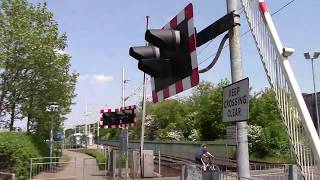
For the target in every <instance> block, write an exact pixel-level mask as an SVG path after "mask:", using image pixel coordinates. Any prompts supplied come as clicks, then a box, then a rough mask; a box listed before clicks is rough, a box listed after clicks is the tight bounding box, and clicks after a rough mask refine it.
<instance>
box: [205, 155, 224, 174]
mask: <svg viewBox="0 0 320 180" xmlns="http://www.w3.org/2000/svg"><path fill="white" fill-rule="evenodd" d="M201 160H202V161H203V163H204V167H203V171H220V168H219V166H217V165H216V163H215V162H214V160H213V157H211V156H203V157H202V158H201Z"/></svg>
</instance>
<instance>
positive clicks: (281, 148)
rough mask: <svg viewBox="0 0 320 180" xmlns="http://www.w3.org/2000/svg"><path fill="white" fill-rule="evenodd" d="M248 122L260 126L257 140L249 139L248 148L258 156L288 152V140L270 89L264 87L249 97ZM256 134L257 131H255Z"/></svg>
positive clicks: (278, 154)
mask: <svg viewBox="0 0 320 180" xmlns="http://www.w3.org/2000/svg"><path fill="white" fill-rule="evenodd" d="M249 124H250V125H253V126H255V127H260V130H259V131H260V138H259V141H253V139H250V136H249V141H250V143H251V144H252V149H251V150H250V151H251V152H252V154H253V155H256V156H258V157H261V158H263V157H266V156H281V155H283V154H290V153H289V141H288V135H287V133H286V130H285V127H284V125H283V123H282V120H281V116H280V113H279V111H278V107H277V101H276V99H275V98H274V96H273V93H272V91H271V90H270V89H266V90H265V91H262V92H260V93H258V94H257V95H255V96H253V97H252V98H251V99H250V119H249ZM255 134H257V133H255Z"/></svg>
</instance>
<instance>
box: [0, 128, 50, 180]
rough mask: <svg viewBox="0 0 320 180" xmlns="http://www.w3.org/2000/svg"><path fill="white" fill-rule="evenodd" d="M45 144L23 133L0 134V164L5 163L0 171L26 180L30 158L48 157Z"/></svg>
mask: <svg viewBox="0 0 320 180" xmlns="http://www.w3.org/2000/svg"><path fill="white" fill-rule="evenodd" d="M48 154H49V149H48V146H47V144H45V143H44V142H43V141H41V140H40V139H39V138H37V137H35V136H31V135H27V134H25V133H16V132H2V133H0V162H7V163H6V164H3V165H2V166H1V167H0V171H3V170H4V171H7V172H10V173H15V174H16V177H17V178H18V179H19V180H20V179H22V180H23V179H28V177H29V168H30V158H36V157H43V156H48Z"/></svg>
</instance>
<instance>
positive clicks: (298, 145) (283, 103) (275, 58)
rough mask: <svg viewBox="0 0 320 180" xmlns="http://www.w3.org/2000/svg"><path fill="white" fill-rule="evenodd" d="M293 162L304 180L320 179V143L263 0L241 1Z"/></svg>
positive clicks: (286, 53)
mask: <svg viewBox="0 0 320 180" xmlns="http://www.w3.org/2000/svg"><path fill="white" fill-rule="evenodd" d="M241 3H242V6H243V8H244V12H245V15H246V18H247V21H248V24H249V27H250V30H251V33H252V35H253V39H254V41H255V44H256V47H257V49H258V53H259V55H260V58H261V61H262V64H263V67H264V70H265V73H266V75H267V79H268V81H269V84H270V86H271V89H272V91H273V94H274V95H275V98H276V100H277V105H278V108H279V111H280V114H281V116H282V120H283V123H284V124H285V126H286V130H287V132H288V136H289V140H290V143H291V147H292V150H293V152H294V153H295V157H296V161H297V163H298V165H299V168H300V169H301V170H302V174H303V176H304V177H305V179H306V180H311V179H320V177H319V176H318V175H317V172H318V171H319V170H320V140H319V137H318V135H317V132H316V130H315V127H314V125H313V122H312V119H311V116H310V114H309V111H308V109H307V106H306V104H305V102H304V99H303V97H302V94H301V91H300V88H299V86H298V83H297V81H296V79H295V76H294V73H293V71H292V68H291V65H290V62H289V59H288V56H289V54H288V52H286V49H285V48H284V46H283V45H282V43H281V40H280V38H279V36H278V33H277V31H276V28H275V26H274V24H273V21H272V19H271V15H270V14H269V12H268V9H267V6H266V3H265V2H264V0H241Z"/></svg>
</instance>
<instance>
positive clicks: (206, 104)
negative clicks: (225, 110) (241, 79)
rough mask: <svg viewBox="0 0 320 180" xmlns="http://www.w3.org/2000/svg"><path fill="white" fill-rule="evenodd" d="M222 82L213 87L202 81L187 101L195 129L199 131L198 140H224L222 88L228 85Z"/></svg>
mask: <svg viewBox="0 0 320 180" xmlns="http://www.w3.org/2000/svg"><path fill="white" fill-rule="evenodd" d="M228 84H229V82H228V81H227V80H223V81H221V82H220V83H218V84H217V85H216V86H214V85H213V84H212V83H210V82H205V81H202V82H201V83H200V84H199V86H197V87H196V89H195V90H194V91H193V93H192V96H191V97H190V98H189V99H188V100H187V104H188V106H189V107H191V110H192V113H193V115H192V118H194V123H195V127H197V128H198V129H199V132H200V140H215V139H219V138H224V136H225V127H224V124H223V122H222V107H223V106H222V101H223V87H224V86H226V85H228Z"/></svg>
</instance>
